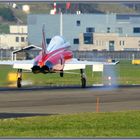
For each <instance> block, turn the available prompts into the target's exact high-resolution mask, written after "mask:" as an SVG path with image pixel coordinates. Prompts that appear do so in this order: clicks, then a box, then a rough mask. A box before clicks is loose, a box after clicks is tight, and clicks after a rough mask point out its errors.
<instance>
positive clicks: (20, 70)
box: [17, 69, 22, 88]
mask: <svg viewBox="0 0 140 140" xmlns="http://www.w3.org/2000/svg"><path fill="white" fill-rule="evenodd" d="M21 81H22V69H18V71H17V87H18V88H20V87H21V86H22V85H21Z"/></svg>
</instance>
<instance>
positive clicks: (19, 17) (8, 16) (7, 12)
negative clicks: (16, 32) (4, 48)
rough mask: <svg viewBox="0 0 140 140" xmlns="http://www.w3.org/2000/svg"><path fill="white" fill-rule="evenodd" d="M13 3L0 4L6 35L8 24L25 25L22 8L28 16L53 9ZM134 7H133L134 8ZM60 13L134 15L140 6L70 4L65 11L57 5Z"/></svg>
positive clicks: (63, 5) (44, 4) (48, 5)
mask: <svg viewBox="0 0 140 140" xmlns="http://www.w3.org/2000/svg"><path fill="white" fill-rule="evenodd" d="M12 4H13V3H10V4H9V3H1V4H0V21H1V24H0V33H7V32H8V28H7V27H8V26H9V25H10V24H27V13H25V12H23V10H22V6H23V5H25V4H26V5H29V6H30V14H41V13H43V14H44V13H46V14H49V13H50V10H51V9H53V3H48V2H40V3H39V2H30V3H29V2H28V3H25V2H22V3H21V2H20V3H16V5H17V7H16V8H13V6H12ZM134 6H135V7H134ZM60 9H61V11H62V12H63V13H67V14H70V13H72V14H74V13H76V11H77V10H80V11H81V13H136V12H137V11H140V10H139V9H140V6H139V5H138V4H137V5H128V4H124V3H123V4H122V3H121V4H115V3H112V4H111V3H106V4H105V3H104V4H102V3H99V4H97V3H76V2H73V3H72V2H71V4H70V8H69V9H66V3H62V2H61V3H60V2H59V3H57V11H60Z"/></svg>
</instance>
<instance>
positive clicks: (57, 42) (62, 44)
mask: <svg viewBox="0 0 140 140" xmlns="http://www.w3.org/2000/svg"><path fill="white" fill-rule="evenodd" d="M67 47H70V43H69V42H66V41H65V39H64V38H63V37H62V36H54V37H53V38H52V39H51V41H50V43H49V45H48V47H47V52H52V51H54V50H57V49H60V48H67Z"/></svg>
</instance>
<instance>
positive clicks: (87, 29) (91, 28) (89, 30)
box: [86, 27, 95, 33]
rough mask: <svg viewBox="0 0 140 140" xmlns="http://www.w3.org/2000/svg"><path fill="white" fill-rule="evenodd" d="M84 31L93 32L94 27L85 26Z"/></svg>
mask: <svg viewBox="0 0 140 140" xmlns="http://www.w3.org/2000/svg"><path fill="white" fill-rule="evenodd" d="M86 32H90V33H91V32H95V28H93V27H87V28H86Z"/></svg>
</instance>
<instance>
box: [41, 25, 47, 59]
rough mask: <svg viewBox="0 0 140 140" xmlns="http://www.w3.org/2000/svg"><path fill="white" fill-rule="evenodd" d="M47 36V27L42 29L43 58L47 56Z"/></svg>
mask: <svg viewBox="0 0 140 140" xmlns="http://www.w3.org/2000/svg"><path fill="white" fill-rule="evenodd" d="M46 48H47V44H46V36H45V25H43V27H42V57H43V56H44V55H45V54H46Z"/></svg>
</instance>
